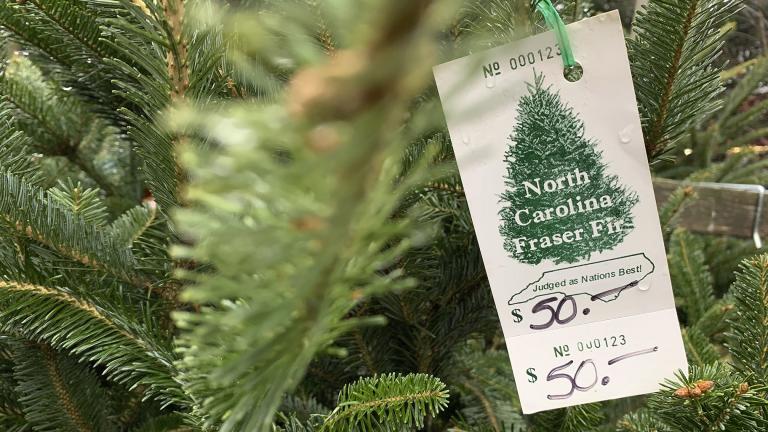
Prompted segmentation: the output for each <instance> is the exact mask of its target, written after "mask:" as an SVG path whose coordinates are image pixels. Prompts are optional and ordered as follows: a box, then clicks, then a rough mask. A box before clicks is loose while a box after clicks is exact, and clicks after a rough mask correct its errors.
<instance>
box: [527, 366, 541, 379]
mask: <svg viewBox="0 0 768 432" xmlns="http://www.w3.org/2000/svg"><path fill="white" fill-rule="evenodd" d="M525 373H526V374H528V382H529V383H535V382H536V381H538V380H539V377H537V376H536V369H534V368H528V369H526V370H525Z"/></svg>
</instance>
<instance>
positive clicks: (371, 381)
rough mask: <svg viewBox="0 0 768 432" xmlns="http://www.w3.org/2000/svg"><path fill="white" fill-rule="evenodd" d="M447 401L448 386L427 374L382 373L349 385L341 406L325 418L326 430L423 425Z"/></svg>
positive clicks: (340, 401)
mask: <svg viewBox="0 0 768 432" xmlns="http://www.w3.org/2000/svg"><path fill="white" fill-rule="evenodd" d="M447 404H448V390H447V389H446V388H445V385H444V384H443V383H442V382H440V380H439V379H437V378H435V377H432V376H429V375H425V374H408V375H405V376H399V375H396V374H389V375H381V376H376V377H373V378H363V379H361V380H359V381H357V382H355V383H353V384H349V385H346V386H345V387H344V389H343V390H342V391H341V393H340V394H339V405H338V407H337V408H336V409H335V410H334V411H333V412H332V413H331V414H330V415H329V416H328V417H327V418H326V419H325V422H324V423H323V427H322V430H323V431H329V432H334V431H339V432H341V431H348V430H353V429H354V430H360V431H377V430H380V428H381V427H384V425H386V427H388V428H395V427H401V428H404V427H413V428H421V427H423V425H424V417H425V416H426V415H435V414H437V413H438V412H440V411H442V410H443V409H444V408H445V407H446V406H447Z"/></svg>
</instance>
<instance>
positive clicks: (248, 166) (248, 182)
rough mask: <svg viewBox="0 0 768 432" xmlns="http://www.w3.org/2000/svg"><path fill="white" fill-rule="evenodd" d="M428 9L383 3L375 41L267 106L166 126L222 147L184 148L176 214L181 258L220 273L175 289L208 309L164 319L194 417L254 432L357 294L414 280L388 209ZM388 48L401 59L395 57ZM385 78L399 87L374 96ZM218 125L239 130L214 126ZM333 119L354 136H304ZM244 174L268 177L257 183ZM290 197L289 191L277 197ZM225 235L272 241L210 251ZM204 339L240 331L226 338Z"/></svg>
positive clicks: (306, 74) (307, 71)
mask: <svg viewBox="0 0 768 432" xmlns="http://www.w3.org/2000/svg"><path fill="white" fill-rule="evenodd" d="M430 6H431V2H430V1H429V0H419V1H413V2H397V3H389V2H384V3H381V8H380V9H377V12H378V13H377V14H376V16H375V19H373V17H371V18H372V22H374V23H375V24H376V29H377V30H376V34H377V35H378V36H377V37H374V38H367V37H366V38H362V39H361V40H364V41H365V43H366V44H365V45H364V46H361V47H358V48H355V49H350V50H347V51H346V52H344V53H343V54H342V53H337V55H335V56H334V57H333V58H332V59H331V60H330V62H328V63H318V64H315V65H310V66H308V67H306V68H303V69H302V70H300V71H299V72H298V73H297V74H296V75H295V76H294V77H293V78H292V80H291V83H290V85H289V88H290V90H289V91H288V95H287V96H286V98H284V99H280V100H276V103H265V104H264V105H262V106H260V105H258V104H256V105H254V104H247V105H246V104H232V108H231V109H229V110H221V109H217V111H216V112H215V113H210V112H209V113H199V114H197V113H192V112H186V113H184V114H186V115H184V116H179V118H180V119H182V121H180V122H179V124H177V127H178V129H183V128H189V129H192V127H193V126H194V127H196V128H198V129H195V130H194V131H195V133H196V134H199V136H202V137H204V138H205V139H208V140H210V141H211V142H217V143H219V144H220V145H219V146H217V148H216V149H215V151H214V150H213V149H211V150H205V149H201V148H197V149H195V150H194V151H190V152H188V153H187V154H186V159H185V160H186V161H187V167H188V169H189V170H190V172H191V173H192V174H193V175H192V176H191V178H192V181H191V182H190V184H189V188H188V192H187V193H188V198H189V200H190V202H191V203H192V204H193V205H192V206H191V207H190V208H189V209H188V210H184V211H180V212H179V213H178V216H177V217H178V222H179V223H180V226H182V227H184V234H185V235H186V236H189V238H190V240H189V242H190V244H191V245H192V246H190V247H184V248H177V251H178V255H177V256H178V257H180V258H187V259H192V260H194V261H196V262H203V263H206V264H210V266H211V268H214V269H216V270H215V271H211V272H210V273H207V274H206V273H202V272H200V273H195V274H186V275H185V276H189V277H190V278H192V279H193V280H195V281H196V283H195V284H193V285H190V286H189V287H188V288H187V289H186V291H185V292H184V293H183V294H182V299H183V300H185V301H191V302H196V303H203V304H207V305H211V306H210V307H207V308H205V309H203V311H202V313H198V314H193V313H177V314H176V320H177V324H178V326H179V327H180V328H182V335H181V337H180V338H179V344H180V347H181V349H182V350H183V351H182V352H183V354H184V360H183V362H182V363H181V365H182V371H183V373H182V379H183V380H184V382H185V383H186V385H185V389H186V390H187V391H188V392H189V393H190V394H191V395H193V397H194V398H195V399H196V400H199V401H201V403H200V404H199V405H198V406H196V407H195V409H196V412H199V414H200V415H201V416H204V417H206V424H208V425H211V426H213V425H216V426H217V427H219V428H220V430H222V431H227V432H229V431H234V430H249V431H257V432H261V431H266V430H267V429H268V428H270V427H271V426H272V418H273V416H274V412H275V410H276V409H277V408H278V406H279V404H280V402H281V401H282V399H283V394H284V393H285V392H286V391H288V390H290V389H292V388H293V387H294V386H296V385H297V384H298V382H299V380H300V378H301V377H302V376H303V375H304V373H305V371H306V369H307V366H308V365H309V363H310V361H311V360H312V358H313V357H314V356H315V355H316V354H317V353H318V352H319V351H320V350H322V349H324V348H326V347H328V346H329V345H330V344H331V342H332V341H333V340H334V339H335V338H337V337H339V336H340V335H341V334H342V333H344V332H347V331H348V330H350V329H351V328H352V327H353V326H354V325H357V324H359V323H358V322H356V321H350V320H345V319H344V317H345V316H347V314H348V313H349V311H350V310H351V309H352V308H353V307H354V306H355V305H356V304H357V303H358V302H359V301H360V300H361V299H362V298H364V297H365V296H367V295H373V294H376V293H381V292H386V291H390V290H397V289H404V288H406V287H408V286H411V285H412V284H411V281H409V280H405V279H403V278H402V272H401V271H399V270H397V269H396V267H395V265H394V264H395V263H396V260H397V258H398V257H400V256H401V255H402V253H403V252H404V251H405V250H406V249H407V248H408V247H409V245H410V240H409V238H410V236H409V231H408V228H409V226H408V224H407V220H394V221H393V220H392V219H390V216H391V215H392V214H393V213H394V211H395V210H396V208H397V204H398V201H399V198H400V197H402V196H403V195H404V194H405V188H404V187H401V185H400V184H397V183H396V182H395V179H396V178H397V175H398V174H399V172H400V170H399V165H398V163H397V161H398V159H397V158H393V157H392V156H394V154H393V153H391V152H392V150H393V149H394V148H395V147H394V143H400V144H402V140H401V136H400V135H399V133H400V127H399V125H400V124H401V120H402V114H403V113H404V112H406V110H407V107H408V105H409V103H410V99H411V97H413V96H414V95H415V94H418V93H420V92H421V91H422V90H423V88H422V86H423V85H424V84H425V83H424V81H422V80H421V79H413V80H411V79H410V78H409V79H405V77H414V78H415V76H414V75H411V73H413V71H414V68H416V69H418V70H422V71H427V70H428V65H427V64H426V63H425V62H423V61H422V59H423V55H424V52H423V51H422V50H421V49H419V50H415V49H414V47H415V46H422V47H423V46H424V45H422V41H423V42H424V44H427V39H426V38H428V37H431V36H430V34H431V33H430V32H429V31H424V29H425V28H426V26H428V25H431V23H432V22H434V21H430V20H429V18H434V19H436V17H435V16H434V15H432V14H433V13H435V9H433V8H431V7H430ZM441 16H442V15H441ZM272 18H276V19H278V20H280V19H282V18H281V17H279V16H276V17H272ZM286 24H287V23H286ZM393 53H396V55H397V57H398V58H399V59H401V61H397V62H395V63H393V62H392V57H391V55H393ZM349 62H353V64H355V65H358V66H355V67H352V68H350V67H348V66H349V65H350V63H349ZM385 65H386V66H387V67H384V66H385ZM393 65H395V66H396V67H392V66H393ZM406 65H407V70H408V73H407V74H405V73H404V72H405V70H406V69H404V68H406ZM374 71H376V73H374ZM379 72H381V73H379ZM339 74H341V75H339ZM374 75H375V79H370V78H371V77H373V76H374ZM393 87H397V88H399V89H400V91H398V92H397V93H396V94H391V93H389V92H381V89H385V88H393ZM317 89H322V91H321V92H320V93H319V94H318V93H317V92H316V90H317ZM339 100H356V101H359V103H354V104H351V105H346V104H344V105H340V104H338V101H339ZM283 102H285V105H282V103H283ZM254 114H255V115H254ZM254 119H259V120H257V121H256V122H255V123H254V122H253V120H254ZM373 119H376V120H375V121H373V122H372V120H373ZM221 121H224V122H226V123H227V124H230V125H233V126H234V127H236V128H237V129H238V130H240V131H241V132H242V135H239V137H238V136H237V134H235V135H232V134H228V133H227V134H223V133H221V132H222V128H221V127H220V126H221V124H222V123H220V122H221ZM329 122H330V123H329ZM329 125H334V126H330V127H331V128H332V129H335V127H336V126H337V125H338V126H341V125H343V128H344V130H347V131H350V133H352V135H346V133H345V134H344V135H343V136H341V135H336V136H337V137H338V139H335V138H334V139H332V140H331V142H330V143H323V145H318V144H319V143H318V142H317V141H316V138H317V134H315V133H312V132H316V131H317V129H316V128H322V127H323V126H329ZM275 128H277V129H275ZM278 129H279V130H282V131H284V132H285V135H283V137H282V138H281V139H280V142H279V143H277V142H272V143H270V144H266V145H265V146H258V147H256V148H254V147H253V146H252V143H253V142H252V140H251V139H250V138H248V137H251V136H261V135H262V134H263V133H272V132H267V131H275V130H278ZM334 135H335V134H334ZM363 137H364V138H363ZM328 145H330V147H331V148H334V149H335V148H339V149H340V148H343V149H345V151H344V152H343V153H344V157H342V158H341V159H337V158H335V157H334V156H333V155H334V154H340V153H336V152H335V151H329V148H328ZM231 158H234V159H231ZM225 160H237V161H238V162H237V163H235V164H229V163H226V162H224V161H225ZM220 163H223V165H218V164H220ZM211 164H214V165H216V166H220V167H221V168H222V169H221V170H211V169H210V165H211ZM257 178H258V180H257ZM254 181H257V182H259V183H260V184H264V185H269V186H268V187H266V188H264V189H260V188H256V189H254V188H253V184H254V183H253V182H254ZM221 192H223V193H224V194H223V195H220V193H221ZM289 195H290V196H294V197H297V198H296V199H292V200H288V201H286V200H284V199H283V198H284V197H285V196H289ZM298 197H301V198H298ZM246 202H247V203H252V204H254V205H253V206H252V205H250V204H248V205H245V206H243V205H242V204H244V203H246ZM238 203H239V204H238ZM259 209H260V210H259ZM222 230H224V231H222ZM225 232H226V234H225ZM230 236H235V237H237V238H240V239H241V240H242V241H245V242H246V243H249V242H251V240H246V239H253V242H258V243H261V244H269V245H270V246H269V248H255V249H251V250H245V249H237V250H229V251H228V252H227V253H225V254H222V253H220V252H219V251H220V250H221V249H220V248H221V247H223V246H224V243H222V242H221V240H224V239H225V238H231V237H230ZM203 239H210V240H213V241H209V240H203ZM214 239H215V240H214ZM225 242H226V243H228V242H227V241H225ZM299 245H303V246H301V247H300V248H299V249H296V247H297V246H299ZM305 246H306V247H305ZM226 249H230V247H229V246H226ZM234 262H241V264H237V265H235V266H233V265H232V264H233V263H234ZM254 323H259V324H258V325H254ZM214 334H230V335H232V337H233V338H234V340H236V341H237V342H235V343H226V344H224V343H222V342H221V341H220V340H218V338H211V335H214Z"/></svg>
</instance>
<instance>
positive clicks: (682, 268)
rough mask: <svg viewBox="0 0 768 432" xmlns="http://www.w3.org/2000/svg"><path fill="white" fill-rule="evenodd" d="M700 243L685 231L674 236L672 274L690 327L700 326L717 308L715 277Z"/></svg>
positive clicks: (671, 252) (673, 282)
mask: <svg viewBox="0 0 768 432" xmlns="http://www.w3.org/2000/svg"><path fill="white" fill-rule="evenodd" d="M702 249H703V245H702V242H701V240H700V239H698V238H696V237H695V236H693V235H692V234H690V233H688V232H687V231H685V230H683V229H678V230H676V231H675V232H674V233H673V234H672V238H671V239H670V247H669V271H670V276H671V278H672V286H673V288H674V290H675V292H676V294H677V295H678V297H679V298H680V300H681V302H682V308H683V310H684V311H685V312H686V315H687V321H688V323H689V324H691V325H693V324H696V323H697V322H698V321H699V319H701V317H703V316H704V315H705V314H706V313H707V311H708V310H709V309H710V308H711V307H712V306H713V305H714V304H715V295H714V287H713V282H712V274H711V273H710V271H709V267H708V266H707V263H706V258H705V257H704V254H703V252H702Z"/></svg>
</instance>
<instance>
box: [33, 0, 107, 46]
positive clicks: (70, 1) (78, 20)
mask: <svg viewBox="0 0 768 432" xmlns="http://www.w3.org/2000/svg"><path fill="white" fill-rule="evenodd" d="M29 2H30V3H31V4H34V5H35V6H36V7H37V9H38V10H39V11H40V12H42V13H43V14H44V15H45V16H46V17H47V18H48V19H50V20H51V21H52V22H53V23H55V24H56V27H57V28H59V29H61V30H62V31H63V32H65V33H66V34H68V35H69V36H71V37H72V38H73V39H74V40H76V41H78V42H79V43H80V44H82V46H83V47H85V48H86V49H87V50H88V51H90V52H91V53H92V54H94V55H95V56H96V58H97V59H101V58H103V57H108V56H110V55H111V53H110V52H108V51H107V50H106V49H105V47H104V46H101V40H100V37H101V29H100V28H99V24H98V22H97V18H96V16H94V14H92V13H91V11H89V10H88V8H87V7H84V6H83V2H81V1H77V0H45V1H41V0H29Z"/></svg>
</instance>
